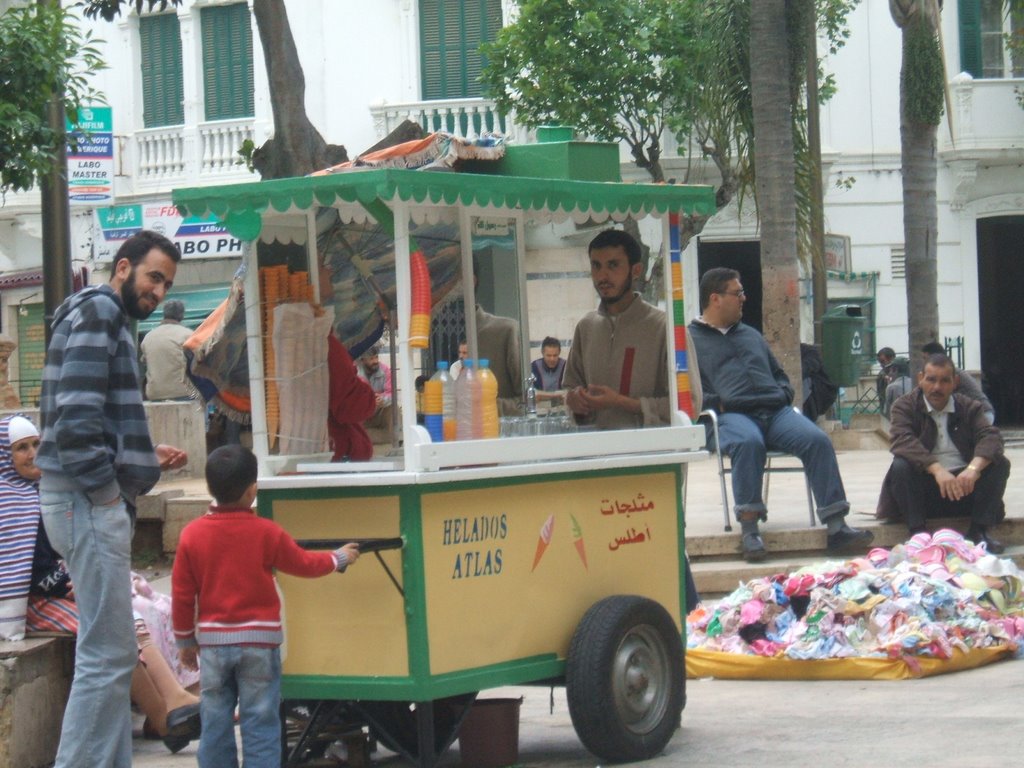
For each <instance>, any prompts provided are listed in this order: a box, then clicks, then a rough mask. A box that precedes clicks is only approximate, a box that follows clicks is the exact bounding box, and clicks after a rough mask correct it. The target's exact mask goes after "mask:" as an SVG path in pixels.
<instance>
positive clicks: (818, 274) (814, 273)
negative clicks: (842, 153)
mask: <svg viewBox="0 0 1024 768" xmlns="http://www.w3.org/2000/svg"><path fill="white" fill-rule="evenodd" d="M807 22H808V23H807V30H806V34H807V62H806V78H807V151H808V153H809V154H810V165H811V201H810V202H811V210H810V215H811V233H810V235H811V237H810V240H811V253H810V257H811V258H810V263H811V285H812V286H813V288H814V343H815V345H816V346H817V347H818V348H819V349H820V348H821V345H822V336H823V334H822V325H821V318H822V316H824V314H825V311H826V310H827V309H828V275H827V274H826V272H825V192H824V190H823V189H822V183H821V123H820V121H819V119H818V118H819V110H818V25H817V14H814V13H809V14H807ZM794 31H795V32H796V33H797V34H800V31H799V30H794ZM872 351H874V350H872Z"/></svg>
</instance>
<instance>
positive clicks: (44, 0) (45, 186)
mask: <svg viewBox="0 0 1024 768" xmlns="http://www.w3.org/2000/svg"><path fill="white" fill-rule="evenodd" d="M38 2H39V5H40V6H48V5H50V6H54V7H59V6H60V2H59V0H38ZM46 119H47V123H48V124H49V126H50V128H51V129H52V130H53V132H54V135H55V136H57V137H58V138H57V140H56V141H55V143H54V146H53V153H54V154H53V159H54V162H53V167H52V168H51V169H50V172H49V173H48V174H47V175H46V176H44V177H43V178H41V179H40V180H39V187H40V200H41V205H42V223H43V312H44V318H45V319H44V322H45V333H46V346H47V347H49V345H50V323H51V322H52V321H53V316H54V314H55V313H56V311H57V307H59V306H60V305H61V303H62V302H63V301H64V299H66V298H67V297H68V296H70V295H71V222H70V206H69V205H68V153H67V141H66V139H65V129H66V125H65V119H64V94H63V92H61V91H56V92H55V93H54V95H53V97H52V98H51V99H50V103H49V104H48V105H47V109H46Z"/></svg>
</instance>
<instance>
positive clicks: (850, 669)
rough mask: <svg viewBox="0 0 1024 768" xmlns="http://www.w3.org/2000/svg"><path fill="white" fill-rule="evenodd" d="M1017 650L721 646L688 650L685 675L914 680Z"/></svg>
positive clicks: (977, 664) (1002, 647)
mask: <svg viewBox="0 0 1024 768" xmlns="http://www.w3.org/2000/svg"><path fill="white" fill-rule="evenodd" d="M1012 654H1013V648H1011V647H1010V646H1008V645H995V646H992V647H991V648H975V649H974V650H972V651H970V652H969V653H964V652H963V651H960V650H957V649H954V651H953V657H952V658H951V659H934V658H925V657H921V656H904V657H902V658H895V659H879V658H850V659H807V660H801V659H788V658H785V657H774V658H771V657H765V656H747V655H745V654H739V653H722V652H719V651H701V650H689V649H688V650H687V651H686V676H687V677H689V678H699V677H716V678H719V679H722V680H910V679H913V678H917V677H929V676H931V675H942V674H945V673H947V672H959V671H961V670H964V669H974V668H975V667H981V666H984V665H985V664H991V663H992V662H993V661H999V660H1000V659H1003V658H1006V657H1008V656H1010V655H1012Z"/></svg>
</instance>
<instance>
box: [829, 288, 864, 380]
mask: <svg viewBox="0 0 1024 768" xmlns="http://www.w3.org/2000/svg"><path fill="white" fill-rule="evenodd" d="M867 329H868V319H867V318H866V317H864V313H863V312H862V311H861V308H860V306H859V305H857V304H840V305H839V306H837V307H832V309H830V310H829V311H828V312H826V313H825V315H824V316H823V317H822V318H821V342H822V343H821V346H822V350H821V353H822V357H823V358H824V359H825V371H826V372H827V373H828V375H829V378H830V379H832V381H834V382H835V383H836V384H838V385H839V386H841V387H852V386H853V385H854V384H856V383H857V380H858V379H859V378H860V363H861V360H862V358H863V357H864V355H865V354H867V353H868V352H870V350H866V349H864V340H865V339H866V338H867Z"/></svg>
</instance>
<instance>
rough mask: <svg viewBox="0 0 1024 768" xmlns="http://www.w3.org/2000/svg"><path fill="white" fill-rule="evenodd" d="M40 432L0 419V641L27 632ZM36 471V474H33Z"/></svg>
mask: <svg viewBox="0 0 1024 768" xmlns="http://www.w3.org/2000/svg"><path fill="white" fill-rule="evenodd" d="M38 447H39V431H38V430H37V429H36V427H35V425H34V424H33V423H32V422H31V421H29V420H28V419H26V418H25V417H24V416H5V417H3V418H0V639H4V640H21V639H22V638H23V637H24V636H25V614H26V610H27V607H28V593H29V587H30V586H31V584H32V558H33V554H34V552H35V546H36V534H37V532H38V530H39V490H38V488H37V487H36V482H37V481H38V480H39V475H40V473H39V469H38V467H36V465H35V456H36V449H37V448H38ZM33 475H34V477H33Z"/></svg>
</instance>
